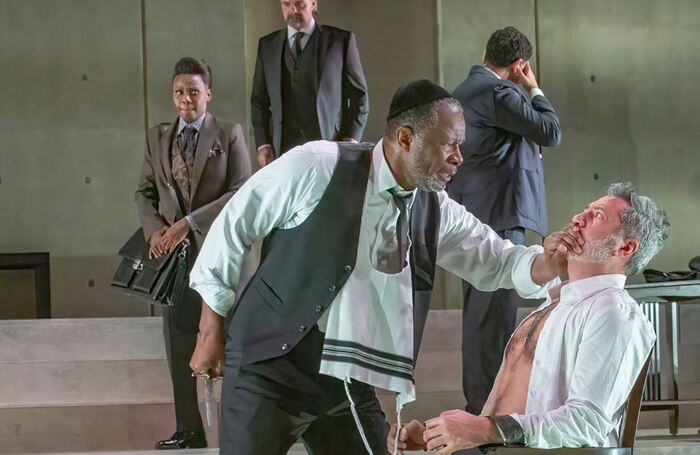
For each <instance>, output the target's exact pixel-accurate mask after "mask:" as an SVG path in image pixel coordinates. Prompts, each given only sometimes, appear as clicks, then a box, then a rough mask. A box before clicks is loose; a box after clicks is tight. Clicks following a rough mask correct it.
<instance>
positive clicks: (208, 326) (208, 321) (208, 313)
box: [199, 302, 224, 335]
mask: <svg viewBox="0 0 700 455" xmlns="http://www.w3.org/2000/svg"><path fill="white" fill-rule="evenodd" d="M223 331H224V318H223V316H221V315H219V314H218V313H217V312H216V311H214V310H212V309H211V307H210V306H209V305H207V304H206V303H204V302H202V316H201V317H200V318H199V332H200V333H202V334H211V335H223Z"/></svg>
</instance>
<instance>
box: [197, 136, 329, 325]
mask: <svg viewBox="0 0 700 455" xmlns="http://www.w3.org/2000/svg"><path fill="white" fill-rule="evenodd" d="M314 164H315V156H314V153H313V152H312V151H309V150H306V149H304V148H303V147H299V148H297V149H294V150H291V151H290V152H288V153H286V154H284V155H283V156H282V157H281V158H279V159H277V160H275V161H273V162H272V163H271V164H269V165H268V166H265V167H264V168H262V169H261V170H260V171H258V172H257V173H255V174H253V176H252V177H250V179H248V181H247V182H246V183H245V184H244V185H243V186H242V187H241V189H240V190H238V192H236V194H234V195H233V197H232V198H231V199H230V200H229V201H228V203H227V204H226V205H225V206H224V208H223V210H222V211H221V213H220V214H219V215H218V216H217V218H216V219H215V220H214V222H213V223H212V225H211V228H210V229H209V233H208V234H207V237H206V239H205V240H204V244H203V245H202V249H201V251H200V252H199V255H198V257H197V261H196V262H195V264H194V267H193V269H192V272H191V273H190V287H191V288H192V289H194V290H195V291H197V292H198V293H199V294H200V295H201V296H202V298H203V299H204V302H205V303H206V304H207V305H208V306H209V307H211V309H212V310H214V311H215V312H216V313H218V314H219V315H221V316H226V315H227V314H228V313H229V311H230V310H231V308H232V307H233V305H234V303H235V300H236V291H237V287H238V284H239V282H240V278H241V267H242V264H243V259H244V257H245V254H246V253H247V252H248V251H249V250H250V248H251V246H252V245H253V244H254V243H255V242H257V241H259V240H261V239H263V238H264V237H265V236H267V235H268V234H269V233H270V232H272V230H273V229H275V228H285V227H289V225H290V224H291V225H294V224H299V223H300V222H301V221H303V220H299V218H305V217H306V216H308V213H310V211H311V210H312V209H313V207H315V205H316V204H317V203H318V194H319V191H317V189H316V188H315V186H316V175H317V172H316V167H315V165H314Z"/></svg>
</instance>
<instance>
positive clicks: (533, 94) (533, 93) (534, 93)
mask: <svg viewBox="0 0 700 455" xmlns="http://www.w3.org/2000/svg"><path fill="white" fill-rule="evenodd" d="M538 95H539V96H544V92H543V91H542V90H540V89H539V88H533V89H532V90H530V99H532V98H534V97H536V96H538Z"/></svg>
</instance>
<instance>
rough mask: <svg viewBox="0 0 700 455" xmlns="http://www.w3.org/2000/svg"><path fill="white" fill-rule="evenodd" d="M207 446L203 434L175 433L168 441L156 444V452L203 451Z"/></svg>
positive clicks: (164, 440)
mask: <svg viewBox="0 0 700 455" xmlns="http://www.w3.org/2000/svg"><path fill="white" fill-rule="evenodd" d="M206 446H207V438H205V437H204V433H197V432H194V431H177V432H175V434H174V435H172V436H170V438H169V439H163V440H162V441H158V442H156V450H174V449H203V448H205V447H206Z"/></svg>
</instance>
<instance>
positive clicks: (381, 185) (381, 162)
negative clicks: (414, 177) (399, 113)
mask: <svg viewBox="0 0 700 455" xmlns="http://www.w3.org/2000/svg"><path fill="white" fill-rule="evenodd" d="M383 142H384V140H383V139H381V140H380V141H379V142H377V145H375V146H374V149H373V150H372V176H371V178H372V186H373V192H374V194H379V193H381V192H382V191H389V190H390V189H392V188H395V189H396V191H398V192H399V193H400V194H404V193H405V194H406V195H407V194H408V193H415V190H414V191H408V190H404V189H403V188H401V185H399V182H397V181H396V177H394V173H393V172H391V168H390V167H389V163H387V162H386V157H385V156H384V147H383Z"/></svg>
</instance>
